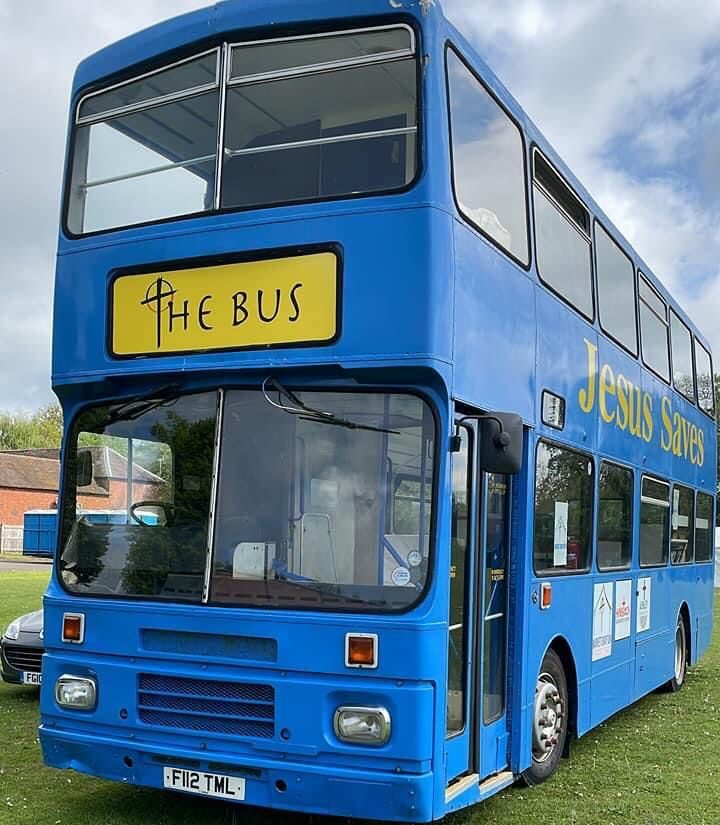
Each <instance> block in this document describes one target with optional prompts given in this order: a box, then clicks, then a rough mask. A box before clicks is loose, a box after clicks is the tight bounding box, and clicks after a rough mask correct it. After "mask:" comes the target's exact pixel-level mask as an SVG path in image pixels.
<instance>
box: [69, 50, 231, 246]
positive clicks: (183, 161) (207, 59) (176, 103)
mask: <svg viewBox="0 0 720 825" xmlns="http://www.w3.org/2000/svg"><path fill="white" fill-rule="evenodd" d="M219 99H220V82H219V51H218V50H217V49H215V50H214V51H213V52H211V53H208V54H206V55H203V56H201V57H199V58H196V59H193V60H187V61H184V62H182V63H180V64H178V65H176V66H173V67H171V68H168V69H166V70H164V71H158V72H153V73H151V74H148V75H145V76H144V77H141V78H138V79H137V80H135V81H132V82H128V83H124V84H121V85H118V86H115V87H113V88H111V89H108V90H107V91H104V92H100V93H98V94H93V95H90V96H87V97H85V98H83V100H81V102H80V105H79V107H78V118H77V128H76V130H75V143H74V148H73V167H72V177H71V188H70V199H69V204H68V217H67V224H68V228H69V229H70V231H71V232H73V233H74V234H77V235H80V234H83V233H88V232H99V231H102V230H104V229H113V228H115V227H119V226H130V225H132V224H139V223H147V222H149V221H157V220H163V219H165V218H171V217H176V216H179V215H186V214H192V213H195V212H203V211H205V210H207V209H210V208H212V201H213V192H214V189H215V168H216V158H217V130H218V122H219V118H218V113H219Z"/></svg>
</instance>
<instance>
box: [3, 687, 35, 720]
mask: <svg viewBox="0 0 720 825" xmlns="http://www.w3.org/2000/svg"><path fill="white" fill-rule="evenodd" d="M0 695H2V696H3V697H8V698H9V699H10V700H11V701H13V702H17V703H18V704H19V705H24V706H27V705H37V709H38V713H40V688H37V687H25V686H23V685H9V684H6V683H3V684H2V687H1V688H0Z"/></svg>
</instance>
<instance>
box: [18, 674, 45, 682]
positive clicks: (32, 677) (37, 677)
mask: <svg viewBox="0 0 720 825" xmlns="http://www.w3.org/2000/svg"><path fill="white" fill-rule="evenodd" d="M22 683H23V684H24V685H40V684H42V674H41V673H27V672H26V673H23V674H22Z"/></svg>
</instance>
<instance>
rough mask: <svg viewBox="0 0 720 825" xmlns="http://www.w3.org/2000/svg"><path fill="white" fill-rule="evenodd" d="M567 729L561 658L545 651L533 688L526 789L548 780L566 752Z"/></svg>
mask: <svg viewBox="0 0 720 825" xmlns="http://www.w3.org/2000/svg"><path fill="white" fill-rule="evenodd" d="M567 729H568V691H567V679H566V677H565V670H564V668H563V666H562V662H561V661H560V657H559V656H558V655H557V653H555V651H554V650H548V652H547V653H546V654H545V658H544V659H543V663H542V667H541V668H540V673H539V675H538V679H537V683H536V685H535V704H534V709H533V723H532V765H531V766H530V767H529V768H528V769H527V770H526V771H524V772H523V774H522V776H521V779H522V780H523V782H524V783H525V784H526V785H539V784H540V783H541V782H545V780H546V779H549V778H550V777H551V776H552V775H553V774H554V773H555V771H556V770H557V766H558V764H559V762H560V758H561V757H562V754H563V750H564V748H565V740H566V738H567Z"/></svg>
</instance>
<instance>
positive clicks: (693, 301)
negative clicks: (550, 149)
mask: <svg viewBox="0 0 720 825" xmlns="http://www.w3.org/2000/svg"><path fill="white" fill-rule="evenodd" d="M445 7H446V11H447V12H448V13H449V16H450V17H451V18H453V19H454V20H455V21H456V22H457V23H458V25H459V27H460V28H462V29H463V30H465V31H466V32H468V33H469V39H470V40H471V41H472V42H473V43H474V44H475V45H476V47H477V48H478V50H479V51H480V53H481V55H482V56H483V57H484V58H486V59H487V61H488V62H489V63H490V64H491V66H492V68H493V69H494V70H495V71H496V73H497V74H498V75H499V77H500V79H501V80H502V81H503V82H504V83H505V85H506V86H507V87H508V88H509V89H510V90H511V92H512V93H513V94H514V95H515V97H516V98H517V99H518V100H519V101H520V103H521V105H522V106H523V107H524V108H525V110H526V111H527V112H528V113H529V114H530V115H531V117H532V118H533V119H534V120H535V122H536V123H537V124H538V126H539V128H540V129H541V131H542V132H543V133H544V134H545V135H546V137H547V138H548V139H549V140H550V141H551V143H552V144H553V145H554V147H555V149H556V150H557V151H558V153H559V154H560V155H561V156H562V157H563V158H564V159H565V161H566V162H567V163H568V165H569V166H570V167H571V168H572V169H573V171H574V172H575V174H576V175H577V176H578V177H579V178H580V180H581V181H582V182H583V184H584V185H585V186H586V188H587V189H588V191H590V192H591V193H592V194H593V196H594V197H595V199H596V200H597V201H598V203H599V204H600V206H601V207H602V208H603V209H604V210H605V211H606V212H607V214H608V215H609V217H610V218H611V219H612V220H613V222H614V223H615V224H616V225H617V226H618V228H619V229H620V231H621V232H623V234H625V236H626V237H627V238H628V239H629V240H630V241H631V243H632V244H633V245H634V246H635V248H636V249H637V251H638V252H639V254H640V255H641V256H642V257H644V258H645V260H646V261H647V262H648V264H649V265H650V266H651V267H652V268H653V270H654V271H655V273H656V274H657V275H658V277H660V279H661V280H662V281H663V282H664V283H665V284H666V285H667V286H668V288H669V289H670V290H671V291H673V292H674V293H675V294H676V295H677V297H678V299H679V300H680V302H681V303H682V304H683V305H684V307H685V308H686V309H687V310H688V312H689V313H690V314H691V316H692V317H693V318H694V320H695V321H696V322H697V323H698V325H699V326H700V327H701V329H703V331H704V332H705V334H706V335H707V336H708V337H709V338H710V340H711V341H712V342H713V343H714V348H715V350H716V351H717V352H720V326H718V324H717V320H716V317H717V313H718V310H720V300H718V299H719V298H720V266H719V265H718V261H720V229H719V227H720V203H719V199H718V197H717V196H718V193H720V148H719V146H720V144H718V141H717V130H718V126H719V125H720V81H719V80H718V78H719V77H720V72H719V71H718V69H719V68H720V66H719V57H718V55H719V54H720V3H719V2H718V1H717V0H712V2H707V0H685V2H683V3H682V4H680V3H676V2H674V0H639V2H632V3H628V2H619V1H618V0H614V1H613V2H607V1H606V0H590V2H585V3H582V4H577V3H574V2H566V0H526V1H525V2H521V3H517V4H512V5H510V4H506V3H505V2H504V1H501V0H485V2H480V3H472V4H468V3H466V2H463V0H446V2H445Z"/></svg>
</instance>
